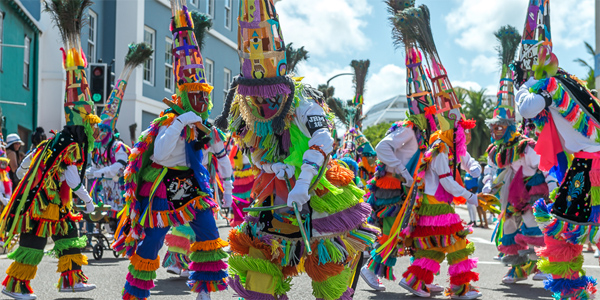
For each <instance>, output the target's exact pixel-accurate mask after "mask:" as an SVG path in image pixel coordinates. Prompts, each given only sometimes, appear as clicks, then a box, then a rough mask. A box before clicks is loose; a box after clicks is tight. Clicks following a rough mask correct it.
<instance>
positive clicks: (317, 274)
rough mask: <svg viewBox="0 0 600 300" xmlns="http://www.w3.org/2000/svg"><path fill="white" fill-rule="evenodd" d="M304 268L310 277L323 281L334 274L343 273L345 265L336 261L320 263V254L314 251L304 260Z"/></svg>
mask: <svg viewBox="0 0 600 300" xmlns="http://www.w3.org/2000/svg"><path fill="white" fill-rule="evenodd" d="M315 245H316V244H315ZM304 269H305V270H306V274H307V275H308V277H310V278H311V279H312V280H314V281H316V282H323V281H325V280H327V279H328V278H330V277H332V276H335V275H338V274H340V273H342V271H344V266H343V265H339V264H335V263H326V264H324V265H319V255H318V254H317V253H313V255H310V256H308V257H307V258H306V261H305V262H304Z"/></svg>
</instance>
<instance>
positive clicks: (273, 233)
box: [215, 0, 377, 300]
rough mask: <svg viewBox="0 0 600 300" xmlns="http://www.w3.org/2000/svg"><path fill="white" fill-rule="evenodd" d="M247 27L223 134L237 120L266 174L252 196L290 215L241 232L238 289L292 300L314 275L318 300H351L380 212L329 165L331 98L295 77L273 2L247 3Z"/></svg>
mask: <svg viewBox="0 0 600 300" xmlns="http://www.w3.org/2000/svg"><path fill="white" fill-rule="evenodd" d="M238 23H239V25H240V26H239V32H238V46H239V54H240V59H241V75H240V76H239V77H236V78H235V79H234V81H233V84H232V88H231V90H230V92H229V94H228V97H227V102H226V103H225V107H224V110H223V113H222V115H221V116H220V117H219V118H217V120H216V121H215V122H216V124H217V125H218V126H219V127H220V128H222V129H223V128H225V127H227V125H228V122H227V117H228V116H231V123H229V129H230V131H231V132H232V134H233V137H234V138H235V140H236V143H237V144H238V146H239V147H240V148H242V151H243V152H244V153H245V154H247V155H248V156H249V158H250V160H251V161H252V163H253V164H254V165H255V166H256V167H258V168H260V170H261V173H260V174H259V175H258V177H257V178H256V181H255V182H254V187H253V188H252V198H254V199H255V202H256V204H255V205H254V207H255V208H260V207H270V206H274V205H279V206H278V207H282V208H280V209H275V210H270V209H264V210H263V211H260V212H256V211H254V212H250V213H249V214H248V216H247V217H246V219H247V220H246V221H245V222H244V223H243V224H242V225H240V226H238V227H236V228H234V229H232V231H231V233H230V236H229V239H230V240H229V242H230V245H231V250H232V251H233V253H234V254H233V255H232V256H231V257H230V259H229V264H230V272H231V273H232V275H233V276H232V278H231V279H230V286H231V288H232V289H233V290H234V291H235V292H236V293H237V294H238V295H239V297H242V298H244V299H249V300H251V299H288V298H287V295H286V294H287V292H288V291H289V290H290V289H291V285H290V282H291V279H292V278H291V277H293V276H297V275H298V274H299V273H302V272H306V273H307V274H308V276H309V277H310V278H311V279H312V287H313V295H314V296H315V297H316V298H317V299H327V300H333V299H350V297H351V295H352V293H353V291H352V289H351V288H349V287H348V286H349V284H350V279H351V275H352V274H351V273H352V270H351V268H350V267H349V266H347V262H348V261H349V260H350V259H352V258H354V257H355V256H356V255H357V254H361V251H363V250H364V248H365V247H366V245H369V244H371V243H372V242H373V241H374V238H375V236H376V234H377V231H376V230H375V229H372V228H370V227H368V226H367V225H366V223H365V221H366V218H367V216H368V214H369V213H370V208H369V206H368V205H367V204H366V203H362V201H361V197H362V195H363V192H362V190H360V189H359V188H358V187H356V185H355V184H354V183H353V182H352V180H353V174H352V172H351V171H350V170H348V169H346V168H343V167H341V166H340V165H339V164H335V163H333V162H332V163H331V164H327V163H326V161H327V158H328V156H329V154H330V153H331V152H332V151H333V139H332V137H331V134H330V131H329V127H328V120H327V118H326V115H325V112H324V111H323V108H322V106H321V105H322V104H323V99H322V98H321V96H320V93H318V92H317V91H316V90H314V89H312V88H309V87H307V86H304V85H303V84H301V83H300V82H298V81H295V80H293V79H292V78H291V77H289V76H286V56H285V44H284V41H283V36H282V34H281V29H280V27H279V20H278V16H277V13H276V10H275V6H274V4H273V1H271V0H243V1H241V4H240V15H239V18H238ZM320 175H322V176H320ZM313 180H314V181H315V182H316V183H315V185H314V195H313V194H312V191H311V193H310V194H309V190H311V183H312V182H313ZM309 200H310V201H309ZM286 205H287V207H286ZM292 207H297V208H298V212H299V214H300V215H301V220H300V222H302V223H301V224H300V223H299V221H298V219H297V218H296V216H295V215H294V210H293V208H292ZM300 226H302V227H303V229H301V227H300ZM303 231H305V233H306V235H303V233H302V232H303ZM304 239H306V240H308V243H309V244H306V243H305V242H304ZM309 246H310V248H311V249H312V253H311V252H310V251H309V250H308V247H309Z"/></svg>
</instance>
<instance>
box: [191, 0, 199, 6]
mask: <svg viewBox="0 0 600 300" xmlns="http://www.w3.org/2000/svg"><path fill="white" fill-rule="evenodd" d="M190 4H192V5H193V6H197V4H198V2H197V0H190Z"/></svg>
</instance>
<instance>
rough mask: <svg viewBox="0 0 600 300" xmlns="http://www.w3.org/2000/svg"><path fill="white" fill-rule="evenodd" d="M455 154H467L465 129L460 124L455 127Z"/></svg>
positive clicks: (460, 155)
mask: <svg viewBox="0 0 600 300" xmlns="http://www.w3.org/2000/svg"><path fill="white" fill-rule="evenodd" d="M454 142H455V144H456V155H458V157H463V156H464V155H465V154H467V137H466V136H465V129H464V128H462V126H458V128H457V129H456V141H454Z"/></svg>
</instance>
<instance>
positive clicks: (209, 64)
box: [204, 58, 215, 98]
mask: <svg viewBox="0 0 600 300" xmlns="http://www.w3.org/2000/svg"><path fill="white" fill-rule="evenodd" d="M204 75H205V76H206V83H208V84H209V85H211V86H215V85H214V80H215V62H214V61H213V60H211V59H208V58H204ZM213 92H214V89H213V90H212V91H211V92H210V97H211V98H212V96H213Z"/></svg>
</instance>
